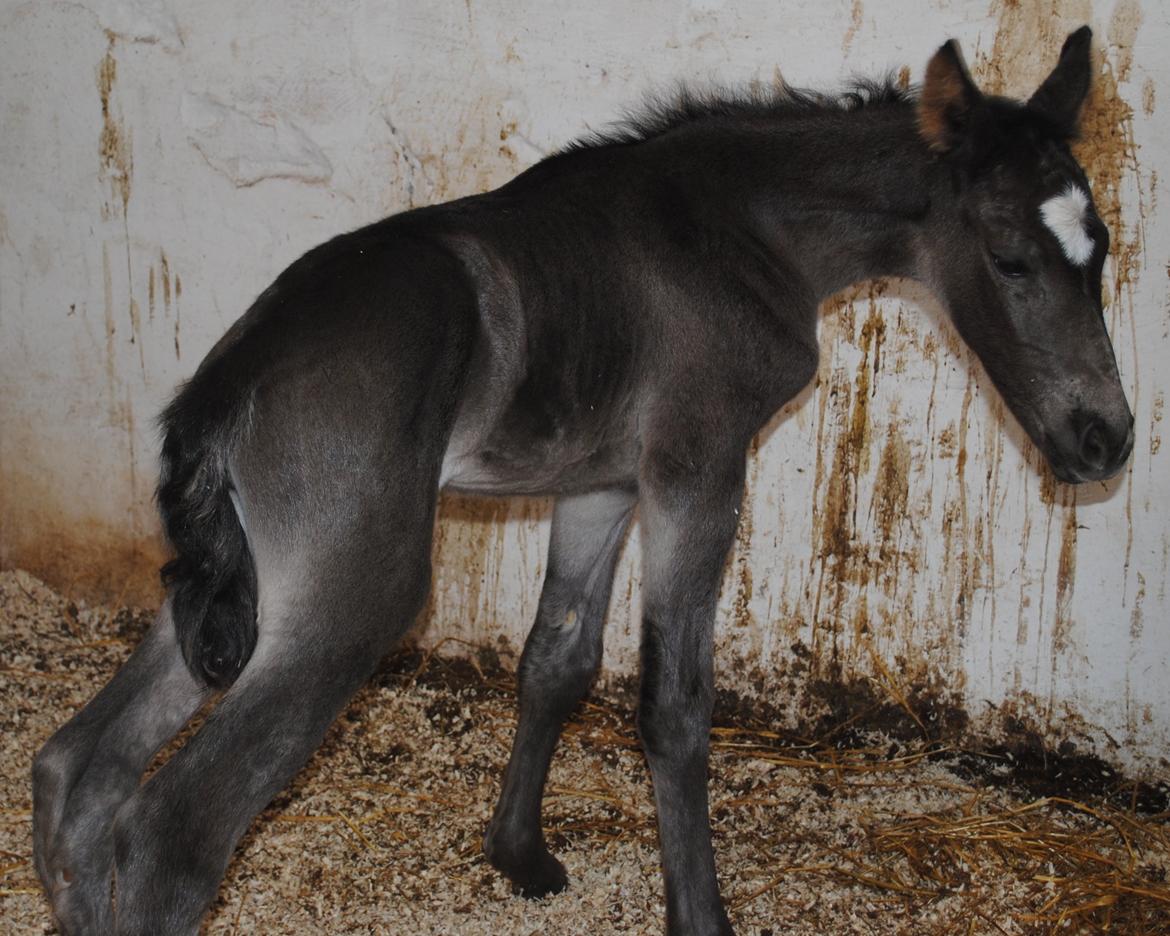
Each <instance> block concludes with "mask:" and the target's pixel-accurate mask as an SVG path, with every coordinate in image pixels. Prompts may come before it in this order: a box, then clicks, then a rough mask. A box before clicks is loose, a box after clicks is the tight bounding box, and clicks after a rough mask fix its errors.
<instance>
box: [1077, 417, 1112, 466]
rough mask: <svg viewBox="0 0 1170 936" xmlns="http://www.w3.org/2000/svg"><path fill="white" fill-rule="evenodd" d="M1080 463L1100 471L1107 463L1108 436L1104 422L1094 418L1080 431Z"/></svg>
mask: <svg viewBox="0 0 1170 936" xmlns="http://www.w3.org/2000/svg"><path fill="white" fill-rule="evenodd" d="M1080 456H1081V464H1082V465H1084V466H1085V467H1086V468H1089V469H1090V470H1092V471H1100V470H1101V469H1102V468H1104V467H1105V466H1106V465H1107V464H1108V463H1109V437H1108V435H1107V433H1106V430H1105V424H1104V423H1103V422H1101V421H1100V420H1099V419H1094V420H1093V421H1092V422H1090V423H1089V424H1088V425H1087V426H1085V428H1084V429H1083V430H1082V432H1081V441H1080Z"/></svg>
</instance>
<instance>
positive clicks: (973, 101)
mask: <svg viewBox="0 0 1170 936" xmlns="http://www.w3.org/2000/svg"><path fill="white" fill-rule="evenodd" d="M982 100H983V94H982V93H981V92H980V90H979V89H978V88H977V87H975V82H974V81H972V80H971V75H970V74H969V73H968V72H967V66H966V65H965V64H964V63H963V53H962V52H960V51H959V44H958V43H957V42H956V41H955V40H954V39H951V40H950V41H949V42H948V43H947V44H946V45H944V46H943V47H942V48H941V49H939V50H938V51H937V52H936V53H934V56H933V57H932V58H931V60H930V62H929V64H928V65H927V66H926V80H925V81H924V82H923V83H922V93H921V94H920V95H919V98H918V132H919V133H920V134H921V135H922V138H923V139H924V140H925V141H926V143H927V145H928V146H929V147H930V148H931V149H932V150H934V151H935V152H936V153H949V152H950V151H951V150H953V149H955V148H956V147H958V146H959V144H961V143H962V142H963V137H964V135H965V133H966V130H967V128H968V126H969V125H970V123H971V117H972V114H973V112H974V111H975V109H976V107H978V105H979V103H980V102H981V101H982Z"/></svg>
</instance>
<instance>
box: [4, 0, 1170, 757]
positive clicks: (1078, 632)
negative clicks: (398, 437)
mask: <svg viewBox="0 0 1170 936" xmlns="http://www.w3.org/2000/svg"><path fill="white" fill-rule="evenodd" d="M1082 22H1089V23H1091V24H1092V25H1093V26H1094V28H1095V30H1096V36H1097V52H1098V64H1099V67H1098V81H1097V87H1096V91H1095V94H1094V98H1093V100H1092V102H1091V104H1090V106H1089V110H1088V114H1087V117H1086V131H1085V140H1084V142H1083V143H1082V144H1080V146H1079V148H1078V152H1079V154H1080V156H1081V158H1082V160H1083V161H1084V163H1085V165H1086V168H1087V170H1088V172H1089V175H1090V176H1091V178H1092V181H1093V185H1094V191H1095V195H1096V199H1097V201H1098V205H1099V206H1100V208H1101V210H1102V212H1103V214H1104V216H1105V218H1106V220H1107V222H1108V223H1109V225H1110V227H1111V229H1112V233H1113V239H1114V243H1115V245H1116V251H1115V255H1114V259H1113V261H1112V262H1111V265H1110V266H1109V268H1108V270H1107V279H1108V284H1107V289H1108V294H1109V300H1110V303H1109V307H1108V310H1107V318H1108V324H1109V327H1110V330H1111V332H1112V334H1113V337H1114V341H1115V343H1116V345H1117V350H1118V354H1119V358H1120V362H1121V370H1122V374H1123V378H1124V380H1125V383H1126V386H1127V388H1128V390H1129V392H1130V394H1131V400H1132V401H1133V403H1134V405H1135V411H1136V414H1137V429H1138V444H1137V448H1136V450H1135V452H1134V457H1133V460H1132V463H1131V465H1130V467H1129V469H1128V471H1127V472H1126V473H1125V475H1124V476H1123V477H1122V478H1120V479H1118V480H1116V481H1114V482H1111V483H1109V484H1106V485H1091V486H1088V487H1083V488H1078V489H1075V490H1074V489H1072V488H1068V487H1065V486H1062V485H1058V484H1056V483H1055V482H1054V481H1053V480H1052V479H1051V477H1050V476H1049V475H1048V474H1047V473H1046V471H1045V469H1044V468H1043V467H1042V466H1041V465H1040V464H1039V459H1038V457H1037V455H1036V453H1035V452H1034V451H1033V449H1032V448H1031V446H1030V445H1029V444H1028V442H1027V441H1026V440H1025V439H1024V437H1023V435H1022V433H1021V431H1020V430H1019V429H1018V428H1017V427H1016V426H1015V424H1014V423H1013V422H1012V420H1011V418H1010V417H1008V416H1007V415H1006V414H1005V412H1004V408H1003V406H1002V404H1001V403H1000V401H999V399H998V398H997V396H996V394H995V392H994V390H993V389H992V388H991V385H990V383H989V382H988V380H987V379H986V377H985V376H984V375H983V374H982V373H981V371H980V370H979V368H978V366H977V365H976V364H975V363H974V362H973V360H972V359H971V357H970V355H969V354H968V353H967V352H966V351H965V350H964V349H963V348H962V347H960V344H959V342H958V340H957V337H956V335H955V333H954V331H953V330H952V329H951V328H950V326H949V325H948V324H947V323H946V322H945V321H944V320H943V316H942V313H941V312H940V311H939V309H938V308H937V306H936V305H935V304H934V303H933V302H932V300H931V299H930V298H929V297H927V296H925V295H922V294H921V293H919V292H917V291H915V290H914V289H913V288H912V287H909V286H907V285H904V284H901V283H896V284H878V285H875V286H867V287H864V288H862V289H860V290H859V291H857V292H856V293H854V294H851V295H849V296H845V297H842V298H841V299H840V300H839V301H835V302H832V303H830V304H829V305H828V307H827V308H826V310H825V312H824V315H823V318H822V326H821V332H822V340H823V348H824V359H823V364H822V366H821V371H820V375H819V377H818V380H817V382H816V385H815V386H814V387H811V388H810V389H809V390H808V391H807V392H806V393H805V394H803V395H802V397H801V398H800V399H799V400H798V401H797V402H796V403H795V404H794V405H792V406H790V407H789V408H788V409H787V410H786V411H785V412H784V413H782V414H780V415H779V416H778V418H777V419H776V420H775V421H774V422H773V424H772V425H771V426H770V427H769V428H768V430H767V431H766V432H764V433H763V434H762V435H761V437H760V439H759V440H758V449H757V450H756V451H754V452H753V454H752V456H751V464H750V473H749V478H750V495H749V498H748V501H747V503H746V504H745V506H744V510H743V529H742V531H741V534H740V537H739V540H738V543H737V546H736V549H735V553H734V555H733V557H732V558H731V560H730V562H729V565H728V569H727V577H726V582H725V588H724V597H723V605H722V611H721V618H720V624H719V642H720V648H721V649H720V670H721V674H722V675H721V679H722V680H723V681H724V684H726V685H733V686H736V687H737V688H739V689H741V690H745V691H760V690H762V691H765V692H772V691H773V690H775V689H778V688H780V687H785V686H788V685H789V684H790V681H789V680H787V679H782V678H780V677H781V675H782V674H788V675H792V674H794V673H796V672H797V671H802V672H805V675H807V674H808V672H811V673H813V674H826V673H831V674H834V675H835V676H837V677H838V678H841V679H845V680H848V679H850V678H854V677H858V678H868V679H872V680H873V682H874V683H875V684H877V685H878V686H879V687H880V689H881V691H882V692H883V693H887V694H892V695H894V696H895V697H896V696H898V695H899V694H906V693H910V692H918V691H925V690H930V689H933V690H934V691H941V692H943V693H944V694H946V693H950V694H951V695H952V696H953V698H954V700H955V701H957V702H959V703H960V704H961V705H962V706H963V707H964V708H965V709H966V711H967V712H968V713H969V714H971V715H972V716H973V717H975V718H976V722H977V723H978V724H980V725H982V726H985V727H988V728H991V729H993V730H994V726H995V725H996V724H997V717H998V716H1003V715H1018V716H1022V717H1024V718H1025V719H1026V720H1028V721H1030V722H1032V723H1034V724H1036V725H1037V726H1039V727H1040V728H1041V729H1043V730H1047V731H1049V732H1050V734H1051V735H1052V736H1053V737H1066V736H1068V737H1073V738H1074V739H1078V740H1084V739H1088V740H1089V741H1090V743H1091V744H1092V745H1093V746H1095V747H1096V748H1097V749H1098V750H1099V751H1100V752H1101V753H1104V754H1106V755H1108V756H1111V757H1115V758H1118V759H1121V760H1125V761H1129V762H1131V763H1133V764H1136V765H1145V766H1151V767H1155V768H1156V767H1158V765H1159V764H1161V765H1163V766H1164V765H1165V763H1166V762H1165V760H1162V758H1163V756H1164V753H1165V752H1166V751H1167V741H1168V740H1170V693H1167V692H1166V691H1165V688H1164V686H1165V683H1166V680H1167V676H1168V674H1170V636H1168V633H1167V623H1168V621H1167V618H1168V612H1170V599H1168V597H1167V581H1168V567H1170V534H1168V532H1167V523H1166V519H1165V517H1166V513H1165V509H1164V507H1163V505H1164V504H1165V503H1166V502H1167V500H1168V499H1170V455H1168V453H1167V452H1164V451H1161V432H1162V426H1161V420H1162V417H1163V407H1164V401H1165V392H1166V383H1167V379H1166V377H1165V376H1164V375H1165V370H1164V364H1163V362H1164V361H1165V360H1166V359H1167V357H1168V355H1170V306H1168V301H1167V278H1166V277H1167V270H1168V269H1170V267H1168V262H1170V221H1168V220H1167V216H1166V214H1165V213H1164V212H1158V211H1157V210H1156V208H1157V206H1158V203H1159V201H1161V200H1164V198H1165V196H1166V191H1165V181H1164V179H1165V178H1167V176H1170V124H1167V121H1166V120H1165V118H1164V116H1163V115H1161V114H1160V113H1159V109H1160V103H1159V96H1160V95H1162V94H1164V93H1170V62H1168V60H1167V59H1166V57H1165V55H1164V49H1165V48H1166V47H1167V44H1168V43H1170V12H1168V10H1167V8H1166V7H1165V6H1164V5H1162V4H1160V3H1155V2H1153V0H1146V2H1145V3H1144V5H1143V4H1140V3H1139V2H1137V0H1119V2H1117V3H1116V4H1114V3H1112V2H1100V3H1090V2H1089V0H1079V2H1071V3H1064V4H1062V3H1041V2H1035V3H1016V2H1008V0H990V2H985V3H968V2H958V0H954V2H946V0H935V2H931V3H914V4H900V3H895V2H893V0H881V2H878V0H854V2H852V3H849V2H844V0H841V2H826V3H820V4H811V3H806V4H799V3H778V2H775V0H737V2H735V3H723V2H721V0H694V2H691V3H689V4H687V3H675V2H668V0H647V2H643V3H629V2H626V0H622V2H615V0H600V2H594V3H567V2H566V3H559V2H548V0H546V2H537V0H497V2H492V3H488V2H480V0H466V2H436V3H420V2H413V3H412V2H380V0H330V2H325V0H258V2H252V3H247V4H242V3H238V2H235V0H200V2H187V3H179V2H172V0H81V2H74V3H56V2H42V0H36V2H27V3H13V2H11V0H8V2H5V3H4V4H3V6H2V9H0V107H2V111H0V523H2V524H3V526H2V528H0V560H2V561H3V563H4V564H5V565H6V566H11V565H21V566H24V567H26V568H29V569H30V570H32V571H34V572H37V573H40V574H41V575H43V576H45V577H47V578H48V579H49V580H50V581H52V582H54V583H56V584H58V585H64V586H68V587H73V588H75V589H77V590H80V591H88V592H90V593H94V592H100V593H104V594H105V595H106V596H107V597H108V596H110V595H113V596H115V597H117V596H119V595H121V596H123V597H127V598H143V597H146V598H150V597H152V596H153V592H152V588H153V585H152V581H153V567H154V566H155V564H156V563H157V560H158V558H159V556H160V555H161V547H160V544H159V541H158V533H157V528H156V522H155V519H154V514H153V509H152V505H151V492H152V488H153V485H154V481H155V471H156V461H155V458H156V448H157V440H156V437H155V432H154V428H153V419H154V416H155V414H156V413H157V412H158V410H159V409H160V407H161V405H162V404H163V402H164V401H165V400H166V398H167V396H168V395H169V394H170V393H171V392H172V389H173V387H174V386H175V384H176V383H177V382H178V381H180V380H181V379H183V378H184V377H185V376H188V375H189V374H190V373H191V372H192V371H193V369H194V368H195V366H196V364H197V363H198V361H199V360H200V358H201V356H202V355H203V354H204V352H205V351H206V350H207V348H208V347H209V346H210V345H211V343H212V342H213V341H214V340H215V339H216V338H217V337H218V336H219V335H220V334H221V333H222V332H223V330H224V329H225V328H226V327H227V326H228V325H229V324H230V323H231V322H232V320H233V319H235V318H236V316H237V315H239V314H240V312H241V311H242V310H243V309H244V308H245V307H246V306H247V305H248V303H249V302H250V301H251V299H252V298H253V297H254V296H255V295H256V294H257V293H258V292H259V291H260V290H261V289H263V288H264V287H265V286H266V285H267V284H268V282H269V281H270V280H271V279H272V278H273V277H274V276H275V275H276V274H277V273H278V272H279V271H280V270H281V269H282V268H283V267H284V266H285V265H286V264H288V263H289V262H291V261H292V260H293V259H295V258H296V257H297V256H298V255H299V254H300V253H301V252H302V251H304V250H305V249H307V248H309V247H311V246H312V245H314V244H316V243H318V242H320V241H322V240H324V239H325V238H327V237H329V236H331V235H332V234H334V233H336V232H338V231H341V230H345V229H349V228H353V227H356V226H358V225H360V224H363V223H365V222H368V221H372V220H374V219H376V218H379V217H381V216H383V215H385V214H387V213H389V212H393V211H397V210H401V209H403V208H406V207H409V206H411V205H419V204H425V203H429V202H434V201H439V200H443V199H448V198H451V197H455V196H459V195H464V194H468V193H472V192H477V191H482V190H484V189H487V188H490V187H492V186H495V185H498V184H500V183H502V182H504V181H506V180H507V179H508V178H510V177H511V176H512V175H514V174H515V173H516V172H518V171H519V170H521V169H523V168H524V167H526V166H528V165H530V164H532V163H533V162H535V161H536V160H538V159H539V158H540V157H541V156H542V155H543V154H545V153H547V152H549V151H551V150H553V149H555V148H557V147H559V146H561V145H562V144H564V143H565V142H566V141H568V140H570V139H571V138H573V137H574V136H575V135H579V134H581V133H582V132H583V131H586V130H588V129H589V128H596V127H600V126H604V125H605V123H606V122H607V121H609V120H611V119H613V118H614V117H615V116H617V115H619V114H620V113H621V111H622V109H623V108H625V107H628V106H631V105H636V104H637V103H638V102H639V100H640V99H641V98H642V96H643V95H644V94H645V92H647V91H648V90H651V89H653V88H662V87H664V86H667V85H668V84H669V82H671V81H673V80H675V79H678V78H686V79H688V80H691V81H697V82H699V83H703V82H708V81H718V82H721V83H726V84H737V83H740V84H742V83H750V82H760V83H764V84H767V83H770V82H773V81H775V80H777V79H778V78H779V76H780V75H781V74H783V76H784V78H786V79H788V80H789V81H791V82H793V83H795V84H805V85H811V86H823V87H832V86H835V85H838V84H839V83H840V82H841V81H842V80H844V79H845V78H846V77H848V76H850V75H853V74H873V73H881V72H885V71H891V70H892V71H893V72H895V73H898V74H901V75H902V76H903V77H905V78H912V79H915V80H916V79H917V78H919V77H920V76H921V70H922V67H923V65H924V64H925V62H926V60H927V58H928V57H929V55H930V54H931V52H932V51H933V50H934V48H935V47H936V46H937V45H938V44H939V43H941V42H942V40H944V39H945V38H947V37H950V36H955V37H958V38H959V39H960V40H961V41H962V43H963V46H964V48H965V50H966V52H967V55H968V58H969V60H970V61H971V63H972V65H973V68H974V70H975V72H976V74H977V76H978V78H979V79H980V80H981V81H982V82H983V83H984V84H985V86H986V87H987V88H989V89H991V90H994V91H1003V92H1007V93H1014V94H1017V95H1026V94H1028V93H1030V92H1031V91H1032V90H1033V89H1034V88H1035V86H1036V85H1037V83H1038V82H1039V81H1040V79H1041V78H1042V77H1043V76H1044V75H1045V74H1046V73H1047V70H1048V69H1049V68H1050V67H1051V65H1052V63H1053V62H1054V61H1055V56H1056V53H1057V50H1058V49H1059V46H1060V42H1061V41H1062V39H1063V37H1064V35H1065V34H1066V33H1067V32H1068V31H1069V30H1070V29H1071V28H1073V27H1075V26H1077V25H1079V24H1080V23H1082ZM1160 371H1161V372H1160ZM548 512H549V505H548V504H547V503H545V502H541V501H528V502H521V501H516V502H495V503H485V504H475V503H472V502H464V501H457V500H450V499H449V500H448V501H447V502H446V504H445V508H444V517H445V519H444V521H443V523H442V525H441V528H440V530H439V536H438V544H437V555H438V559H439V564H438V565H439V570H440V571H439V574H438V581H437V583H436V588H435V594H434V599H433V602H432V607H431V609H430V613H429V618H428V623H427V630H426V632H425V639H427V640H429V641H432V642H433V641H438V640H441V639H442V638H444V637H454V638H459V639H464V640H469V641H477V642H482V641H483V640H484V639H485V638H486V639H492V638H494V637H495V636H496V635H502V636H503V637H504V638H505V639H506V640H507V642H508V643H509V644H510V645H511V646H513V647H515V646H519V644H520V643H521V641H522V639H523V635H524V633H525V631H526V628H527V623H528V621H529V620H530V619H531V616H532V614H533V612H534V610H535V604H536V597H537V594H538V589H539V582H540V574H541V569H542V564H543V557H544V549H545V546H546V543H547V517H548ZM638 582H639V563H638V549H637V542H636V536H635V537H634V540H633V542H632V544H631V547H630V548H629V549H628V550H627V555H626V557H625V559H624V561H623V564H622V567H621V569H620V571H619V575H618V585H617V589H616V594H615V599H614V605H613V613H612V615H611V624H610V630H609V638H608V640H609V642H608V649H607V654H608V664H609V665H610V666H611V667H612V668H613V669H614V671H616V672H619V673H621V672H626V673H628V672H631V671H632V670H633V667H634V663H635V656H636V648H637V630H638V627H637V607H638V597H637V595H638ZM449 646H450V645H449ZM794 662H796V663H798V664H799V665H796V666H794ZM806 665H807V666H808V667H810V670H808V671H805V669H804V668H805V666H806ZM777 698H779V696H778V695H776V694H775V693H773V701H775V700H776V699H777ZM793 698H800V696H798V695H796V696H793Z"/></svg>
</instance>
